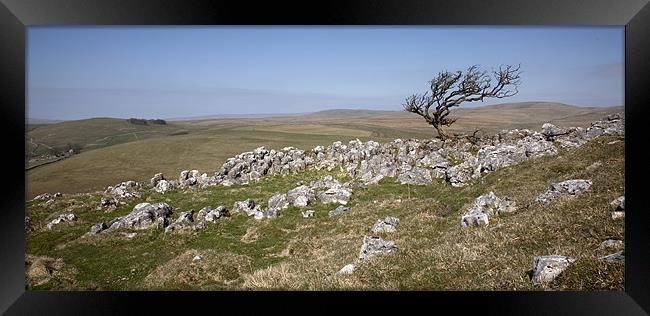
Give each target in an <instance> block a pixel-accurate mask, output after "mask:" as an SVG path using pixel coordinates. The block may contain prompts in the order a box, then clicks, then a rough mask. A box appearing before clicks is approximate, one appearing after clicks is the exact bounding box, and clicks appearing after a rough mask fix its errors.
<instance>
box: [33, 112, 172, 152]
mask: <svg viewBox="0 0 650 316" xmlns="http://www.w3.org/2000/svg"><path fill="white" fill-rule="evenodd" d="M179 129H182V127H181V126H179V124H167V125H136V124H131V123H129V122H127V121H126V120H124V119H114V118H93V119H86V120H78V121H66V122H61V123H56V124H46V125H42V124H41V125H34V126H33V128H30V131H29V133H28V135H27V140H28V143H29V140H30V139H31V142H34V143H40V144H45V145H48V146H50V147H64V146H66V145H67V144H68V143H70V144H77V145H80V146H82V147H83V148H84V149H85V150H91V149H95V148H101V147H106V146H111V145H115V144H121V143H125V142H130V141H135V140H139V139H146V138H151V137H160V136H167V135H169V134H171V133H174V132H175V131H177V130H179Z"/></svg>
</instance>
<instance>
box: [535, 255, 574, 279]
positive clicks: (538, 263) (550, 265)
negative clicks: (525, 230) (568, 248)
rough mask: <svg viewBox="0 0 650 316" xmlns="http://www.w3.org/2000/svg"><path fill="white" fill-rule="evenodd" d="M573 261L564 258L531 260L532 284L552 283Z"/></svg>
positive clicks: (541, 257)
mask: <svg viewBox="0 0 650 316" xmlns="http://www.w3.org/2000/svg"><path fill="white" fill-rule="evenodd" d="M573 262H575V259H573V258H569V257H565V256H537V257H534V258H533V276H532V281H533V284H538V283H548V282H551V281H553V280H554V279H555V278H556V277H557V276H558V275H560V273H562V272H563V271H564V270H566V268H567V267H569V265H571V264H572V263H573Z"/></svg>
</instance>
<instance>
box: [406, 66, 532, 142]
mask: <svg viewBox="0 0 650 316" xmlns="http://www.w3.org/2000/svg"><path fill="white" fill-rule="evenodd" d="M520 69H521V65H517V66H516V67H515V66H511V65H505V66H504V65H501V66H499V69H498V70H492V72H491V75H490V73H488V72H487V71H484V70H480V69H479V66H478V65H473V66H470V67H469V68H467V70H466V71H465V73H463V72H462V71H457V72H455V73H451V72H449V71H446V70H445V71H441V72H439V73H438V75H437V76H436V77H435V78H434V79H433V80H431V81H429V90H430V91H427V92H425V93H424V94H414V95H411V96H410V97H408V98H406V102H405V103H404V110H405V111H407V112H411V113H415V114H418V115H420V116H422V117H423V118H424V119H425V120H426V121H427V123H429V124H431V125H433V127H435V128H436V130H437V131H438V135H439V136H440V138H442V139H445V138H446V137H447V135H446V133H444V131H443V130H442V127H443V126H449V125H451V124H453V123H454V122H456V119H454V118H449V117H448V116H449V114H451V111H450V108H452V107H457V106H460V105H461V104H462V103H464V102H475V101H483V99H485V98H498V99H501V98H508V97H511V96H514V95H516V94H517V93H518V92H519V90H518V89H517V87H518V86H519V85H520V84H521V80H520V75H521V71H520ZM434 105H435V107H434V108H433V109H432V107H433V106H434Z"/></svg>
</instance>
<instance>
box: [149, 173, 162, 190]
mask: <svg viewBox="0 0 650 316" xmlns="http://www.w3.org/2000/svg"><path fill="white" fill-rule="evenodd" d="M160 180H165V177H164V176H163V174H162V173H156V174H155V175H154V176H153V177H152V178H151V180H149V183H151V186H152V187H156V185H158V182H159V181H160Z"/></svg>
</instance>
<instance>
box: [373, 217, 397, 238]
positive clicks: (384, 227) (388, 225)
mask: <svg viewBox="0 0 650 316" xmlns="http://www.w3.org/2000/svg"><path fill="white" fill-rule="evenodd" d="M397 226H399V219H398V218H396V217H386V218H384V219H380V220H377V222H376V223H375V225H373V226H372V232H373V233H375V234H378V233H392V232H394V231H396V230H397Z"/></svg>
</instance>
